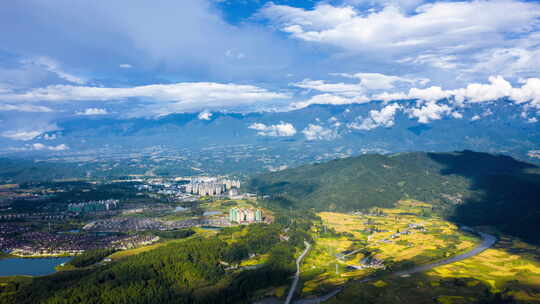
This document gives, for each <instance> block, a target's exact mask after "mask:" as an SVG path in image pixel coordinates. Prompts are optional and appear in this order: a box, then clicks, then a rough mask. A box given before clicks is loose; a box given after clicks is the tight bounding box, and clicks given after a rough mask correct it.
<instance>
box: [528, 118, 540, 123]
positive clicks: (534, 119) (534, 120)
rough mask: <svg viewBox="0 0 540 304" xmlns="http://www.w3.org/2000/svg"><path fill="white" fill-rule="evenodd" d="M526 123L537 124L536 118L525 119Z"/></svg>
mask: <svg viewBox="0 0 540 304" xmlns="http://www.w3.org/2000/svg"><path fill="white" fill-rule="evenodd" d="M527 122H528V123H537V122H538V119H537V118H536V117H531V118H529V119H527Z"/></svg>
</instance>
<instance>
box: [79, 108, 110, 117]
mask: <svg viewBox="0 0 540 304" xmlns="http://www.w3.org/2000/svg"><path fill="white" fill-rule="evenodd" d="M107 114H109V112H107V110H106V109H100V108H88V109H85V110H84V111H80V112H76V113H75V115H83V116H93V115H107Z"/></svg>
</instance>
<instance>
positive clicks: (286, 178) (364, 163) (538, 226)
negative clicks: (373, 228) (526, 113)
mask: <svg viewBox="0 0 540 304" xmlns="http://www.w3.org/2000/svg"><path fill="white" fill-rule="evenodd" d="M248 188H249V190H250V191H255V192H257V193H259V194H264V195H270V200H271V202H272V203H275V204H280V205H282V206H283V207H292V208H300V209H312V208H313V209H315V210H330V211H352V210H358V209H367V208H371V207H390V206H393V205H394V203H395V202H396V201H397V200H399V199H403V198H411V199H417V200H421V201H425V202H429V203H431V204H432V205H433V206H434V208H433V211H434V212H437V213H440V214H443V215H445V216H447V217H448V218H450V219H452V220H454V221H457V222H460V223H464V224H467V225H473V226H477V225H494V226H497V227H498V228H499V229H501V230H502V231H505V232H506V233H511V234H514V235H517V236H521V237H523V238H526V239H528V240H530V241H535V242H540V236H537V235H535V234H534V231H539V230H540V169H539V168H538V167H537V166H535V165H532V164H528V163H524V162H520V161H517V160H515V159H513V158H511V157H508V156H502V155H492V154H486V153H477V152H472V151H462V152H454V153H420V152H417V153H401V154H394V155H362V156H359V157H354V158H346V159H338V160H334V161H330V162H327V163H321V164H314V165H306V166H302V167H298V168H294V169H288V170H284V171H280V172H272V173H267V174H263V175H260V176H256V177H254V178H252V179H251V181H250V182H249V185H248Z"/></svg>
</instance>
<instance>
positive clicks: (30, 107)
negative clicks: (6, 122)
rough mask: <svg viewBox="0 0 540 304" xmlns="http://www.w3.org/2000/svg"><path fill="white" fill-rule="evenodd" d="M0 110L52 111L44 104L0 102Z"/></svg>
mask: <svg viewBox="0 0 540 304" xmlns="http://www.w3.org/2000/svg"><path fill="white" fill-rule="evenodd" d="M0 111H17V112H42V113H46V112H53V110H52V109H51V108H48V107H45V106H36V105H28V104H17V105H13V104H0Z"/></svg>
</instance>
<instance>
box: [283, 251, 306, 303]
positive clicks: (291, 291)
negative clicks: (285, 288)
mask: <svg viewBox="0 0 540 304" xmlns="http://www.w3.org/2000/svg"><path fill="white" fill-rule="evenodd" d="M304 244H305V245H306V249H304V252H302V254H301V255H300V256H299V257H298V258H297V259H296V273H295V274H294V280H293V282H292V284H291V288H290V289H289V294H288V295H287V299H286V300H285V304H289V303H291V300H292V297H293V296H294V293H295V292H296V288H297V287H298V280H300V265H301V264H302V260H303V259H304V257H305V256H306V254H307V253H308V251H309V249H310V248H311V244H310V243H308V242H306V241H304Z"/></svg>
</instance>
